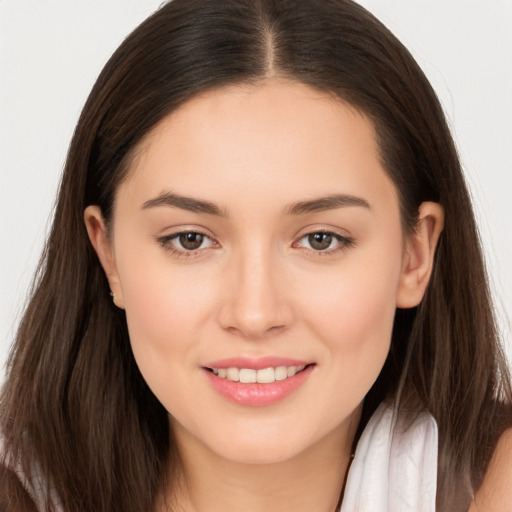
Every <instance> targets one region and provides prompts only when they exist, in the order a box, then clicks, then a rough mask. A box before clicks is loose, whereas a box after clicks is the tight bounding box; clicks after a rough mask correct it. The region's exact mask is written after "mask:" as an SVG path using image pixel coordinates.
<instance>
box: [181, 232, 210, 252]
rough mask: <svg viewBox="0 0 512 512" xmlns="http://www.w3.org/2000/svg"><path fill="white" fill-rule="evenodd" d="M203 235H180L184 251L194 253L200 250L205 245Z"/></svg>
mask: <svg viewBox="0 0 512 512" xmlns="http://www.w3.org/2000/svg"><path fill="white" fill-rule="evenodd" d="M203 238H204V237H203V235H200V234H199V233H182V234H181V235H180V244H181V246H182V247H183V248H184V249H187V250H189V251H193V250H194V249H199V247H201V244H202V243H203Z"/></svg>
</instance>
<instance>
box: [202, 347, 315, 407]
mask: <svg viewBox="0 0 512 512" xmlns="http://www.w3.org/2000/svg"><path fill="white" fill-rule="evenodd" d="M315 367H316V363H310V362H307V361H298V360H293V359H284V358H274V357H271V358H262V359H258V360H253V359H246V358H231V359H224V360H222V361H217V362H214V363H209V364H208V365H206V366H203V371H204V372H205V375H206V376H207V377H208V379H207V380H208V381H209V382H210V385H211V386H212V388H213V390H215V391H216V392H218V393H219V394H220V395H221V396H223V397H224V398H226V399H228V400H229V401H231V402H234V403H236V404H237V405H242V406H251V407H254V406H256V407H263V406H269V405H273V404H276V403H278V402H280V401H281V400H283V399H285V398H286V397H288V396H289V395H291V394H295V392H297V390H299V389H300V388H302V387H303V386H305V385H306V382H307V381H308V380H309V378H310V376H311V375H312V374H313V371H314V369H315Z"/></svg>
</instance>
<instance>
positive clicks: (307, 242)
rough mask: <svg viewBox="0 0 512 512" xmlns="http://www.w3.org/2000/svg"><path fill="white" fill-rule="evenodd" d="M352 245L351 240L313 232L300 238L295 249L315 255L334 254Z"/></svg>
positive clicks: (328, 233) (326, 233)
mask: <svg viewBox="0 0 512 512" xmlns="http://www.w3.org/2000/svg"><path fill="white" fill-rule="evenodd" d="M353 244H354V241H353V239H352V238H349V237H346V236H342V235H339V234H337V233H333V232H331V231H315V232H313V233H308V234H306V235H304V236H302V237H301V238H300V239H299V241H298V242H296V243H295V244H294V246H295V247H302V248H304V249H306V250H310V251H314V252H317V253H320V252H323V253H327V254H329V253H334V252H337V251H339V250H342V249H344V248H346V247H350V246H352V245H353Z"/></svg>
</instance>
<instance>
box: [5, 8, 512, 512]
mask: <svg viewBox="0 0 512 512" xmlns="http://www.w3.org/2000/svg"><path fill="white" fill-rule="evenodd" d="M273 74H276V75H279V76H281V77H285V78H288V79H290V80H295V81H299V82H302V83H304V84H307V85H309V86H311V87H314V88H316V89H318V90H320V91H323V92H326V93H328V94H332V95H334V96H336V97H339V98H342V99H343V100H345V101H347V102H349V103H350V104H352V105H354V106H355V107H356V108H358V109H359V110H361V111H362V112H363V113H364V114H366V115H367V116H368V117H369V118H370V119H371V120H372V121H373V123H374V125H375V128H376V132H377V136H378V142H379V147H380V152H381V158H382V162H383V165H384V167H385V169H386V171H387V172H388V173H389V176H390V177H391V178H392V180H393V182H394V183H395V185H396V187H397V190H398V195H399V201H400V208H401V214H402V221H403V226H404V230H406V231H411V230H413V229H414V226H415V222H416V218H417V213H418V207H419V205H420V204H421V202H423V201H435V202H439V203H441V204H442V205H443V207H444V209H445V215H446V218H445V229H444V232H443V234H442V236H441V239H440V242H439V246H438V249H437V253H436V258H435V264H434V270H433V274H432V278H431V282H430V285H429V287H428V289H427V292H426V295H425V297H424V299H423V301H422V303H421V304H420V306H419V307H417V308H414V309H410V310H397V312H396V318H395V325H394V330H393V338H392V344H391V350H390V353H389V356H388V359H387V361H386V363H385V365H384V368H383V370H382V372H381V374H380V376H379V378H378V379H377V381H376V383H375V384H374V386H373V387H372V389H371V390H370V392H369V393H368V395H367V397H366V400H365V409H364V414H363V421H364V420H365V419H366V418H368V417H369V416H370V415H371V414H372V412H373V411H374V410H375V408H376V407H377V405H378V404H379V403H380V402H381V401H382V400H386V399H387V400H397V401H398V403H399V406H401V407H405V406H407V407H415V408H417V409H418V410H420V409H421V410H428V411H430V413H431V414H432V415H433V416H434V417H435V419H436V420H437V423H438V426H439V466H438V468H439V469H438V482H439V484H438V509H439V510H442V511H444V510H456V508H455V505H454V502H453V496H455V495H458V499H460V500H461V503H462V504H463V506H465V507H466V509H467V506H468V504H469V501H470V498H471V494H472V492H474V490H475V489H476V488H477V487H478V486H479V484H480V483H481V480H482V478H483V474H484V472H485V469H486V466H487V464H488V461H489V458H490V455H491V453H492V451H493V448H494V446H495V443H496V440H497V438H498V437H499V434H500V433H501V431H502V430H503V429H504V428H505V426H506V425H507V421H508V422H509V423H510V416H508V412H507V411H508V408H507V407H508V406H509V405H510V403H511V402H512V393H511V389H510V383H509V377H508V370H507V367H506V364H505V359H504V356H503V354H502V352H501V349H500V345H499V340H498V336H497V331H496V326H495V321H494V316H493V309H492V304H491V299H490V295H489V291H488V285H487V279H486V272H485V268H484V264H483V259H482V253H481V248H480V243H479V238H478V232H477V228H476V225H475V221H474V217H473V212H472V207H471V203H470V199H469V196H468V192H467V188H466V185H465V182H464V178H463V175H462V171H461V166H460V163H459V159H458V156H457V152H456V149H455V147H454V144H453V140H452V137H451V135H450V132H449V129H448V126H447V123H446V120H445V117H444V114H443V112H442V109H441V107H440V104H439V101H438V100H437V98H436V95H435V93H434V91H433V90H432V88H431V86H430V84H429V83H428V81H427V79H426V78H425V76H424V74H423V73H422V71H421V70H420V68H419V67H418V65H417V64H416V62H415V61H414V59H413V58H412V57H411V55H410V54H409V52H408V51H407V50H406V49H405V48H404V46H403V45H402V44H401V43H400V42H399V41H398V40H397V39H396V38H395V37H394V36H393V35H392V34H391V33H390V32H389V31H388V30H387V29H386V28H385V27H384V26H383V25H382V24H381V23H380V22H379V21H377V20H376V19H375V18H374V17H373V16H372V15H371V14H369V13H368V12H367V11H366V10H365V9H363V8H362V7H360V6H358V5H357V4H355V3H353V2H352V1H350V0H301V1H300V2H296V1H295V0H174V1H172V2H170V3H168V4H167V5H165V6H164V7H162V8H161V9H160V10H159V11H157V12H156V13H155V14H154V15H153V16H151V17H150V18H149V19H147V20H146V21H145V22H144V23H142V25H140V26H139V27H138V28H137V29H136V30H135V31H134V32H133V33H132V34H131V35H130V36H129V37H128V38H127V39H126V40H125V41H124V42H123V44H122V45H121V46H120V47H119V49H118V50H117V51H116V52H115V54H114V55H113V56H112V57H111V59H110V60H109V62H108V63H107V65H106V66H105V68H104V70H103V71H102V73H101V75H100V77H99V78H98V80H97V82H96V84H95V86H94V88H93V90H92V92H91V94H90V96H89V98H88V100H87V102H86V105H85V107H84V109H83V112H82V114H81V117H80V120H79V122H78V125H77V127H76V131H75V134H74V137H73V140H72V143H71V146H70V149H69V154H68V158H67V163H66V167H65V170H64V175H63V178H62V183H61V186H60V191H59V196H58V201H57V207H56V210H55V218H54V222H53V227H52V230H51V233H50V236H49V238H48V241H47V244H46V246H45V250H44V254H43V256H42V259H41V263H40V266H39V270H38V273H37V276H36V278H35V281H34V283H35V284H34V288H33V292H32V296H31V298H30V301H29V303H28V306H27V308H26V311H25V314H24V317H23V320H22V322H21V325H20V327H19V331H18V334H17V338H16V342H15V345H14V348H13V350H12V353H11V355H10V359H9V365H8V378H7V381H6V384H5V386H4V388H3V391H2V395H1V416H0V429H1V432H2V433H3V435H4V439H5V441H6V444H7V446H9V448H10V457H12V460H18V461H19V462H20V464H22V466H23V467H24V468H25V473H26V474H27V475H29V476H30V475H34V467H35V466H34V465H35V464H37V466H38V468H39V472H40V473H41V474H43V475H44V476H45V481H46V485H47V486H48V489H47V496H48V500H47V501H48V503H47V507H48V509H50V507H51V503H50V496H51V493H50V488H52V489H53V491H54V493H55V495H57V496H58V497H59V499H60V501H61V503H62V506H63V508H64V510H66V511H67V512H71V511H78V510H94V511H97V512H111V511H112V510H120V511H123V512H131V511H134V512H140V511H141V510H148V511H149V510H154V508H155V503H156V501H155V500H156V497H157V495H158V493H159V492H160V491H161V490H162V488H163V486H164V485H166V482H169V481H170V482H171V483H170V484H169V485H170V487H171V489H172V470H173V469H174V470H175V471H177V469H178V467H179V458H178V453H177V450H176V447H175V445H174V442H173V437H172V432H170V431H169V422H168V416H167V411H166V410H165V409H164V408H163V406H162V405H161V404H160V403H159V402H158V401H157V399H156V398H155V397H154V395H153V394H152V393H151V391H150V390H149V388H148V387H147V385H146V384H145V382H144V380H143V378H142V376H141V374H140V372H139V370H138V368H137V366H136V364H135V361H134V358H133V355H132V353H131V349H130V342H129V338H128V333H127V328H126V320H125V316H124V313H123V312H122V311H120V310H118V309H117V308H116V307H115V306H114V305H113V304H112V302H111V300H110V297H109V294H108V292H109V288H108V285H107V282H106V279H105V276H104V273H103V271H102V269H101V267H100V264H99V262H98V259H97V257H96V255H95V253H94V251H93V249H92V247H91V245H90V243H89V240H88V237H87V233H86V230H85V226H84V222H83V212H84V209H85V208H86V207H87V206H88V205H91V204H95V205H99V206H100V207H101V210H102V213H103V215H104V217H105V218H106V220H107V222H108V221H109V220H110V219H111V216H112V207H113V199H114V196H115V193H116V189H117V187H118V185H119V183H120V182H121V181H122V180H123V177H124V176H125V174H126V172H127V171H128V169H129V167H130V162H131V159H132V158H133V155H134V154H135V152H136V150H137V147H138V146H137V145H138V143H139V142H140V141H141V139H142V137H143V136H144V135H145V134H147V133H148V131H149V130H150V129H151V128H153V127H154V126H155V125H156V124H157V123H158V122H159V121H161V120H162V119H163V118H164V117H165V116H167V115H168V114H169V113H170V112H172V111H173V110H174V109H176V108H177V107H178V106H179V105H181V104H183V103H184V102H185V101H187V100H188V99H190V98H191V97H193V96H194V95H196V94H198V93H201V92H204V91H207V90H210V89H212V88H216V87H222V86H226V85H228V84H240V83H258V82H259V81H261V80H262V79H263V78H265V77H268V76H270V75H273ZM398 398H399V400H398ZM169 461H171V466H172V467H171V478H170V479H169V467H168V463H169ZM2 471H3V474H1V473H0V476H1V477H2V481H1V484H0V490H1V492H2V493H3V496H5V497H4V498H3V499H4V501H5V503H6V506H7V509H8V510H18V509H17V508H16V507H20V508H19V510H23V506H22V505H21V501H20V504H19V505H14V503H16V500H22V497H21V494H20V492H21V491H20V489H19V488H18V487H17V486H16V482H15V478H14V475H12V474H10V473H8V472H7V471H6V470H5V468H4V469H3V470H2ZM35 484H37V482H35V483H34V485H35ZM27 510H28V508H27Z"/></svg>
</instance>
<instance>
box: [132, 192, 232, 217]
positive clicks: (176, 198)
mask: <svg viewBox="0 0 512 512" xmlns="http://www.w3.org/2000/svg"><path fill="white" fill-rule="evenodd" d="M157 206H171V207H174V208H181V209H182V210H188V211H189V212H195V213H206V214H208V215H216V216H218V217H227V213H226V212H225V211H224V210H222V209H221V208H219V207H218V206H217V205H215V204H214V203H211V202H210V201H203V200H201V199H194V198H193V197H186V196H181V195H178V194H174V193H172V192H164V193H162V194H160V195H159V196H157V197H155V198H154V199H149V200H148V201H146V202H145V203H144V204H143V205H142V209H143V210H145V209H147V208H155V207H157Z"/></svg>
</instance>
